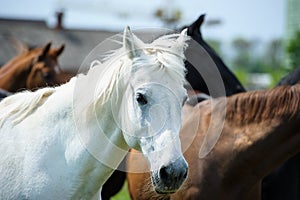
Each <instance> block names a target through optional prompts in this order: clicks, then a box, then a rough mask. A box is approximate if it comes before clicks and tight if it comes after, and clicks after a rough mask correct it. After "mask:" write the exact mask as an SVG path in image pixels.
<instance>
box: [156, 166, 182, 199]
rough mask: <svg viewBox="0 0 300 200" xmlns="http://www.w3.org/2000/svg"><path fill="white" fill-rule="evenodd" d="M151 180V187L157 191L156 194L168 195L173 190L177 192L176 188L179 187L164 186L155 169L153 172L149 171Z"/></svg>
mask: <svg viewBox="0 0 300 200" xmlns="http://www.w3.org/2000/svg"><path fill="white" fill-rule="evenodd" d="M151 182H152V185H153V188H154V191H155V192H156V193H157V194H160V195H169V194H173V193H175V192H177V190H178V189H179V188H176V189H174V188H170V187H168V186H165V185H164V184H163V183H162V182H161V181H160V179H159V176H158V172H157V171H155V172H153V171H152V172H151Z"/></svg>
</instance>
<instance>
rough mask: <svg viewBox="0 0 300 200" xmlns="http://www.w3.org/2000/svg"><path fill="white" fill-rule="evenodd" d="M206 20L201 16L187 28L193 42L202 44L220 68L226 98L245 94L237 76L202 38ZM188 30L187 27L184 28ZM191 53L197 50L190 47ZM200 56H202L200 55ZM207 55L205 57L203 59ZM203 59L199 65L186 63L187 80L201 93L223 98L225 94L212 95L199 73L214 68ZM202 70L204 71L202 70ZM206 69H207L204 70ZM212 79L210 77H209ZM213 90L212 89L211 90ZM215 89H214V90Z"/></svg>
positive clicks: (187, 51) (187, 52)
mask: <svg viewBox="0 0 300 200" xmlns="http://www.w3.org/2000/svg"><path fill="white" fill-rule="evenodd" d="M204 19H205V15H201V16H200V17H199V18H198V19H197V20H196V21H195V22H194V23H192V24H191V25H190V26H187V28H188V35H189V36H191V37H192V39H193V40H195V41H196V42H197V43H198V44H200V46H201V47H203V48H204V50H205V51H206V52H207V53H208V55H209V57H210V58H211V59H212V60H213V62H214V63H215V65H216V66H217V68H218V71H219V72H220V75H221V78H222V80H223V83H224V86H225V92H226V96H230V95H233V94H237V93H240V92H245V91H246V90H245V89H244V87H243V85H242V84H241V83H240V82H239V80H238V79H237V78H236V77H235V75H234V74H233V73H232V72H231V71H230V69H229V68H228V67H227V66H226V65H225V63H224V62H223V61H222V59H221V58H220V56H219V55H218V54H217V53H216V52H215V50H214V49H213V48H211V47H210V46H209V45H208V44H207V43H206V42H205V41H204V40H203V38H202V33H201V31H200V28H201V25H202V24H203V22H204ZM184 28H186V27H184ZM191 45H192V44H191ZM189 48H190V49H191V51H195V49H192V47H189ZM189 48H188V49H187V50H186V54H187V58H188V57H189V55H188V54H189V50H190V49H189ZM196 48H197V47H196ZM197 51H200V52H201V50H199V48H197ZM199 56H200V55H199ZM205 56H206V55H204V56H203V59H206V58H205ZM203 59H201V58H200V59H199V60H198V62H199V63H196V65H195V63H193V65H192V64H191V63H189V62H188V61H186V65H185V66H186V68H187V75H186V79H187V81H188V82H189V83H190V85H191V86H192V88H193V89H194V90H198V91H201V92H202V93H205V94H208V95H212V96H213V97H219V96H223V94H218V93H216V94H215V95H213V94H211V92H210V91H209V88H208V87H207V85H206V83H205V81H204V79H203V75H204V74H200V73H199V72H209V71H210V70H211V69H210V67H212V66H206V65H205V62H204V61H203ZM201 68H202V69H201ZM203 68H205V69H203ZM204 70H205V71H204ZM208 78H210V77H208ZM210 89H211V88H210ZM212 89H213V88H212Z"/></svg>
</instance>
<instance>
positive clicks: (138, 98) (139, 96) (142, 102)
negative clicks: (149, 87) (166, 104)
mask: <svg viewBox="0 0 300 200" xmlns="http://www.w3.org/2000/svg"><path fill="white" fill-rule="evenodd" d="M136 101H137V102H138V103H139V104H140V105H146V104H147V103H148V101H147V99H146V97H145V96H144V95H143V94H141V93H137V96H136Z"/></svg>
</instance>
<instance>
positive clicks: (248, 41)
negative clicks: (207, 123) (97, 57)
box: [0, 0, 300, 89]
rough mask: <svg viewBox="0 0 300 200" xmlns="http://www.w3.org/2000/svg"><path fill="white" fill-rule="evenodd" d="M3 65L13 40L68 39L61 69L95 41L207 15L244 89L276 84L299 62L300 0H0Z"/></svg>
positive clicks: (207, 31)
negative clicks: (126, 29) (128, 29)
mask: <svg viewBox="0 0 300 200" xmlns="http://www.w3.org/2000/svg"><path fill="white" fill-rule="evenodd" d="M1 1H2V2H1V7H0V44H1V48H0V64H1V65H3V64H4V63H6V62H7V61H8V60H9V59H11V58H12V57H13V56H15V54H16V50H15V49H14V48H13V45H12V43H13V42H15V41H16V40H20V41H22V42H24V43H26V44H28V45H29V46H43V45H44V44H46V43H47V42H48V41H52V42H53V44H54V46H59V45H60V44H62V43H65V44H66V49H65V52H64V53H63V55H62V56H61V58H60V63H61V66H62V68H64V69H68V70H73V71H74V70H75V69H76V68H78V67H79V66H80V64H81V62H82V61H83V59H84V57H85V56H86V55H87V54H88V52H89V51H90V50H92V49H93V47H95V46H96V45H97V44H98V43H100V42H101V41H103V40H104V39H106V38H107V37H109V36H110V35H113V34H115V33H119V32H121V31H122V30H123V29H124V27H125V26H126V25H129V26H130V27H131V28H132V29H138V28H149V27H151V28H153V27H165V28H171V29H174V28H178V27H182V26H184V25H189V24H191V23H192V22H193V21H195V20H196V19H197V18H198V17H199V16H200V15H201V14H203V13H205V14H206V20H205V24H204V26H203V27H202V29H201V31H202V33H203V37H204V40H206V41H207V42H208V43H209V44H210V45H212V46H213V48H214V49H215V50H216V51H217V52H218V54H219V55H220V56H221V58H222V59H223V60H224V61H225V63H226V64H227V66H229V67H230V69H231V70H233V72H234V73H235V74H236V75H237V76H238V78H239V79H240V81H241V82H242V83H243V84H244V85H245V86H246V88H247V89H261V88H268V87H271V86H273V85H274V84H275V83H276V82H277V81H278V80H279V79H280V78H281V77H282V76H283V75H284V74H286V73H287V72H289V71H291V70H292V69H293V68H295V67H297V66H299V62H300V58H298V54H297V51H300V50H299V49H300V47H299V42H297V41H299V40H300V39H299V38H300V34H299V33H298V31H299V30H300V12H299V10H300V1H297V0H277V1H273V0H264V1H259V0H245V1H239V0H231V1H230V2H228V1H221V0H210V1H207V0H206V1H204V0H189V1H180V0H144V1H140V0H125V1H117V0H72V1H71V0H43V1H34V0H24V1H20V0H9V1H7V0H1Z"/></svg>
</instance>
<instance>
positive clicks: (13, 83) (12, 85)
mask: <svg viewBox="0 0 300 200" xmlns="http://www.w3.org/2000/svg"><path fill="white" fill-rule="evenodd" d="M23 64H26V67H22V66H18V65H16V66H3V71H5V72H3V73H1V70H0V88H1V89H4V90H6V91H9V92H17V91H20V90H22V89H26V80H27V77H28V75H29V73H30V70H31V67H32V66H31V62H30V61H28V62H25V63H23ZM9 67H11V68H10V69H9Z"/></svg>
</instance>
